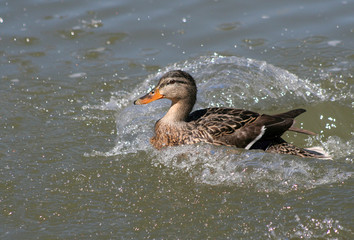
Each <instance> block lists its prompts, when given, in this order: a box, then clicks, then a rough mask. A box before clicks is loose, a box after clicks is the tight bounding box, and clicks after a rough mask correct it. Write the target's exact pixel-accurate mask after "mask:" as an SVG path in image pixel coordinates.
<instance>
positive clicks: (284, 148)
mask: <svg viewBox="0 0 354 240" xmlns="http://www.w3.org/2000/svg"><path fill="white" fill-rule="evenodd" d="M266 152H270V153H282V154H289V155H296V156H299V157H304V158H321V159H332V158H331V156H329V155H328V154H327V153H326V152H325V151H324V150H323V149H322V148H321V147H313V148H299V147H296V146H295V145H293V144H291V143H287V142H283V143H279V144H274V145H271V146H270V147H269V148H268V149H267V150H266Z"/></svg>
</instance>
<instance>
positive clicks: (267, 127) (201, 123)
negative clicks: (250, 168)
mask: <svg viewBox="0 0 354 240" xmlns="http://www.w3.org/2000/svg"><path fill="white" fill-rule="evenodd" d="M196 95H197V86H196V83H195V81H194V79H193V77H192V76H191V75H190V74H188V73H187V72H184V71H181V70H174V71H169V72H167V73H166V74H164V75H163V76H162V77H161V79H160V81H159V83H158V84H157V86H156V87H155V88H154V89H153V90H152V91H151V92H149V93H148V94H146V95H145V96H143V97H141V98H139V99H138V100H136V101H135V102H134V104H136V105H141V104H147V103H150V102H152V101H155V100H158V99H162V98H167V99H169V100H171V101H172V104H171V107H170V109H169V110H168V112H167V113H166V115H165V116H164V117H163V118H161V119H160V120H158V121H157V122H156V124H155V136H154V137H152V138H151V139H150V142H151V144H152V145H153V146H154V147H155V148H157V149H161V148H163V147H167V146H176V145H182V144H194V143H198V142H206V143H211V144H215V145H226V146H235V147H237V148H245V149H262V150H264V151H266V152H272V153H282V154H291V155H297V156H301V157H315V158H321V157H325V155H324V154H323V153H321V152H320V151H315V150H311V149H304V148H299V147H296V146H294V145H293V144H290V143H287V142H286V141H285V140H283V139H282V137H281V136H282V135H283V134H284V132H286V131H294V132H299V133H304V134H310V135H314V133H313V132H310V131H308V130H304V129H299V128H296V127H294V126H293V124H294V118H295V117H297V116H298V115H300V114H301V113H304V112H305V111H306V110H304V109H294V110H291V111H288V112H285V113H280V114H276V115H267V114H259V113H256V112H252V111H248V110H244V109H235V108H221V107H217V108H216V107H214V108H207V109H201V110H197V111H194V112H192V113H191V111H192V109H193V106H194V104H195V102H196Z"/></svg>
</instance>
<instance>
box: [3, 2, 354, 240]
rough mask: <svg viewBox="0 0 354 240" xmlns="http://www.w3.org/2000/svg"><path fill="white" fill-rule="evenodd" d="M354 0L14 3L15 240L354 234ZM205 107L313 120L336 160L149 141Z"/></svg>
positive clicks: (6, 102)
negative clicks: (183, 91)
mask: <svg viewBox="0 0 354 240" xmlns="http://www.w3.org/2000/svg"><path fill="white" fill-rule="evenodd" d="M353 9H354V1H352V0H343V1H330V0H321V1H320V0H318V1H317V0H314V1H305V0H300V1H279V0H270V1H261V0H250V1H232V0H214V1H211V0H207V1H202V0H193V1H185V0H184V1H162V0H149V1H131V0H120V1H113V0H103V1H87V0H77V1H68V0H60V1H59V0H58V1H44V0H17V1H0V102H1V108H0V161H1V164H0V206H1V211H0V238H1V239H11V240H12V239H353V238H354V234H353V231H354V228H353V226H354V221H353V216H354V210H353V205H354V199H353V196H354V191H353V189H354V188H353V185H354V182H353V177H352V174H353V170H354V169H353V156H354V152H353V143H354V130H353V106H354V105H353V104H354V103H353V94H354V91H353V86H354V79H353V74H354V15H353ZM171 69H183V70H185V71H188V72H189V73H191V74H192V75H193V76H194V77H195V79H196V81H197V86H198V100H197V104H196V106H195V109H198V108H205V107H211V106H226V107H236V108H247V109H250V110H253V111H258V112H264V113H279V112H282V111H286V110H290V109H293V108H305V109H307V112H306V113H304V114H302V115H301V116H300V117H298V118H297V126H299V127H303V128H305V129H309V130H311V131H314V132H317V133H318V134H317V135H316V136H303V135H301V134H294V133H288V134H285V138H286V139H287V140H288V141H290V142H293V143H295V144H296V145H299V146H303V147H314V146H321V147H323V148H324V149H325V150H326V151H327V152H328V153H329V154H330V155H331V156H332V157H333V159H331V160H319V159H302V158H298V157H294V156H284V155H277V154H268V153H264V152H260V151H245V150H241V149H235V148H230V147H220V146H211V145H207V144H198V145H194V146H179V147H173V148H168V149H165V150H162V151H157V150H155V149H153V148H152V146H151V145H150V144H149V138H150V137H151V136H152V135H153V125H154V123H155V121H156V120H157V119H159V118H160V117H162V116H163V114H164V113H165V112H166V110H167V109H168V107H169V102H168V101H167V100H161V101H156V102H154V103H151V104H149V105H143V106H134V105H133V101H134V100H135V99H136V98H137V97H139V96H141V95H143V94H145V93H146V92H147V91H148V90H150V89H151V88H152V87H153V86H154V85H155V84H156V83H157V81H158V77H159V76H161V75H162V74H163V73H164V72H166V71H168V70H171Z"/></svg>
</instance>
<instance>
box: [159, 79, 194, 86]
mask: <svg viewBox="0 0 354 240" xmlns="http://www.w3.org/2000/svg"><path fill="white" fill-rule="evenodd" d="M175 83H181V84H188V82H186V81H182V80H176V79H172V80H170V81H168V82H165V83H162V84H161V85H160V88H163V87H165V86H166V85H170V84H175Z"/></svg>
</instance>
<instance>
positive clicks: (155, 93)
mask: <svg viewBox="0 0 354 240" xmlns="http://www.w3.org/2000/svg"><path fill="white" fill-rule="evenodd" d="M161 98H164V95H161V94H160V92H159V89H155V90H152V91H151V92H149V93H148V94H146V95H145V96H142V97H141V98H139V99H138V100H136V101H135V102H134V104H135V105H141V104H147V103H150V102H153V101H155V100H158V99H161Z"/></svg>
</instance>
